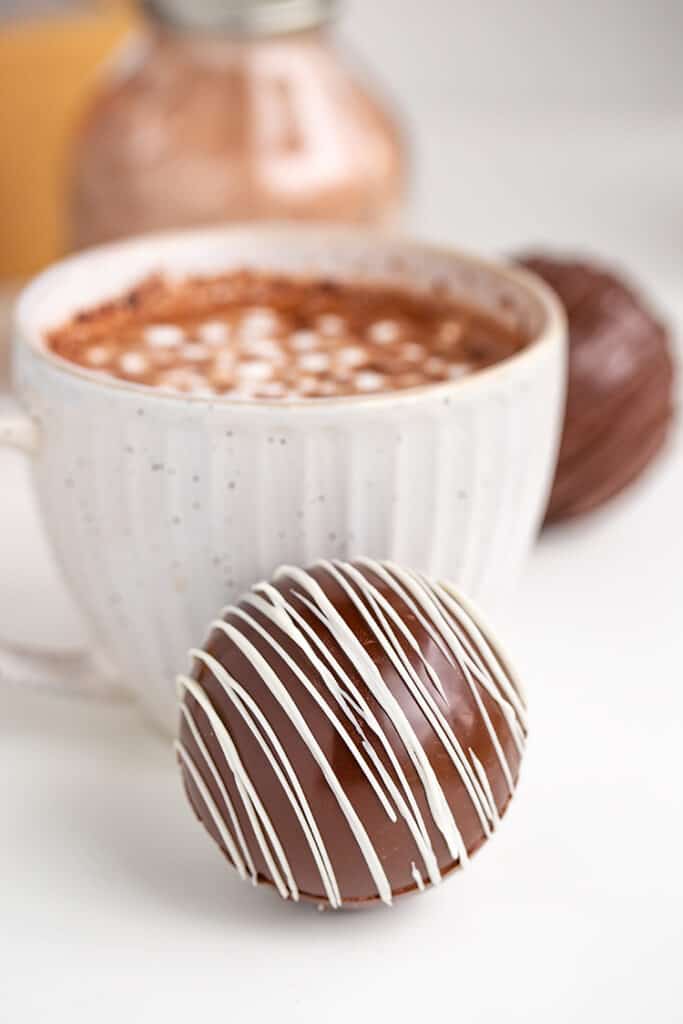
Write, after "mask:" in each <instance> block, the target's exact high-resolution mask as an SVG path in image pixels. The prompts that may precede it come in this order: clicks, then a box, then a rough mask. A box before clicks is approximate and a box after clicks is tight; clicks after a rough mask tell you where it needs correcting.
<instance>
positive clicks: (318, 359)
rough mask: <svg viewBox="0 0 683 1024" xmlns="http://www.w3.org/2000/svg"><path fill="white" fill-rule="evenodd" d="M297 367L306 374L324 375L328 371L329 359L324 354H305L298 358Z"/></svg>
mask: <svg viewBox="0 0 683 1024" xmlns="http://www.w3.org/2000/svg"><path fill="white" fill-rule="evenodd" d="M298 365H299V368H300V369H302V370H305V371H306V373H324V372H325V370H327V369H329V366H330V357H329V356H328V355H327V353H326V352H305V353H304V355H302V356H299V360H298Z"/></svg>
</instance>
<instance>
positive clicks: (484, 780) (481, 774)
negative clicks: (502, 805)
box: [470, 747, 500, 825]
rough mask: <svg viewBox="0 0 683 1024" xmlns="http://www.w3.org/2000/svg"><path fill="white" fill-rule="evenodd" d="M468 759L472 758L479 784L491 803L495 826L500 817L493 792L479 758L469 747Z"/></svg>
mask: <svg viewBox="0 0 683 1024" xmlns="http://www.w3.org/2000/svg"><path fill="white" fill-rule="evenodd" d="M470 757H471V758H472V761H473V762H474V767H475V768H476V770H477V774H478V776H479V779H480V781H481V784H482V786H483V787H484V789H485V790H486V792H487V793H488V795H489V799H490V801H491V806H492V807H493V813H494V815H495V819H494V820H495V824H496V825H497V824H498V822H499V821H500V816H499V814H498V808H497V807H496V801H495V797H494V796H493V790H492V789H491V782H490V780H489V777H488V775H487V774H486V769H485V768H484V766H483V764H482V763H481V761H480V760H479V758H478V757H477V755H476V754H475V753H474V751H473V750H472V748H471V747H470Z"/></svg>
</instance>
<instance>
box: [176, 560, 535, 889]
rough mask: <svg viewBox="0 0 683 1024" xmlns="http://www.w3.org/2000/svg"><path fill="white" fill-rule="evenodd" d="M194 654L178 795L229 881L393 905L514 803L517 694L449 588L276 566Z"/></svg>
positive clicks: (521, 727) (477, 622)
mask: <svg viewBox="0 0 683 1024" xmlns="http://www.w3.org/2000/svg"><path fill="white" fill-rule="evenodd" d="M192 656H193V658H194V668H193V672H192V675H191V677H181V679H180V680H179V693H180V711H181V715H180V732H179V741H178V745H177V751H178V759H179V762H180V765H181V769H182V775H183V781H184V785H185V789H186V791H187V794H188V797H189V799H190V802H191V804H192V806H193V808H194V810H195V813H196V815H197V817H198V818H199V819H200V821H201V822H202V823H203V824H204V826H205V827H206V829H207V830H208V831H209V833H210V834H211V836H212V837H213V839H214V840H215V841H216V842H217V843H218V845H219V846H220V848H221V849H222V851H223V853H224V854H225V856H226V857H227V858H228V860H229V861H230V862H231V863H232V864H233V865H234V867H235V868H237V870H238V871H239V873H240V875H241V876H242V877H243V878H245V879H251V880H252V882H254V883H257V882H267V883H270V884H271V885H273V886H275V888H277V890H278V892H279V893H280V895H281V896H283V897H284V898H285V899H288V898H289V899H293V900H299V899H308V900H314V901H316V902H317V903H319V904H321V905H323V906H331V907H334V908H337V907H342V906H343V907H348V906H357V905H360V904H365V903H371V902H375V901H379V900H381V901H383V902H384V903H387V904H391V902H392V900H393V899H394V898H395V897H397V896H400V895H402V894H404V893H409V892H412V891H415V890H422V889H424V888H426V887H427V886H430V885H435V884H437V883H438V882H440V881H441V879H442V878H444V877H445V876H446V875H448V874H449V873H450V872H452V871H453V870H454V869H455V868H457V867H464V866H465V864H466V863H467V861H468V858H469V857H470V856H471V854H472V853H473V852H474V851H475V850H477V849H478V848H479V847H480V846H481V845H482V843H484V842H485V841H486V839H488V837H489V836H490V835H491V834H492V833H493V831H494V830H495V828H496V826H497V825H498V822H499V820H500V817H501V815H502V814H503V813H504V812H505V810H506V808H507V806H508V802H509V800H510V797H511V796H512V793H513V792H514V788H515V785H516V782H517V777H518V773H519V768H520V761H521V757H522V752H523V749H524V742H525V737H526V719H525V704H524V698H523V696H522V693H521V690H520V687H519V684H518V683H517V681H516V679H515V677H514V675H513V673H512V671H511V669H510V666H509V664H508V662H507V660H506V659H505V657H504V655H503V654H502V653H501V650H500V648H499V646H498V645H497V644H496V643H495V642H494V641H493V640H492V638H491V636H490V633H489V631H488V630H487V629H486V627H485V626H484V625H483V624H482V622H481V619H480V616H479V614H478V613H477V612H476V611H475V610H474V609H473V608H472V607H471V606H470V605H469V603H468V602H467V601H465V599H464V598H463V597H462V596H461V595H460V594H459V593H458V592H457V591H455V590H454V589H453V588H452V587H450V586H448V585H446V584H441V583H434V582H432V581H430V580H428V579H426V578H425V577H424V576H422V575H420V574H419V573H415V572H410V571H407V570H404V569H401V568H399V567H397V566H395V565H393V564H392V563H389V562H373V561H370V560H368V559H359V560H358V561H355V562H353V563H346V562H336V561H335V562H318V563H316V564H315V565H314V566H313V567H312V568H310V569H309V570H302V569H296V568H292V567H284V568H282V569H280V570H279V571H278V572H277V573H276V574H275V576H274V578H273V580H272V582H271V583H260V584H258V585H257V586H255V587H253V588H252V590H251V591H250V592H248V593H247V594H245V595H244V596H243V597H242V599H241V600H240V601H239V603H238V604H236V605H233V606H230V607H229V608H227V609H225V610H224V612H223V615H222V618H221V619H220V620H217V621H215V622H214V623H212V626H211V632H210V636H209V639H208V642H207V644H206V646H205V647H204V649H203V650H196V651H193V652H192Z"/></svg>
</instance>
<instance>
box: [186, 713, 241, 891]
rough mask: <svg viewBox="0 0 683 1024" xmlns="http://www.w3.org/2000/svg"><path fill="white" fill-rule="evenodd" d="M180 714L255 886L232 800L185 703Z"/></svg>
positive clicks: (237, 865)
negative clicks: (223, 806) (209, 774)
mask: <svg viewBox="0 0 683 1024" xmlns="http://www.w3.org/2000/svg"><path fill="white" fill-rule="evenodd" d="M180 712H181V714H182V716H183V718H184V719H185V721H186V722H187V727H188V729H189V730H190V735H191V736H192V739H193V740H194V742H195V743H196V745H197V748H198V750H199V751H200V753H201V755H202V757H203V758H204V763H205V764H206V766H207V767H208V769H209V771H210V772H211V775H212V776H213V780H214V782H215V783H216V788H217V789H218V792H219V793H220V795H221V800H222V801H223V803H224V804H225V807H226V808H227V811H228V814H229V815H230V823H231V825H232V828H233V831H234V833H235V837H236V839H237V842H238V843H239V847H240V851H241V853H242V857H243V858H244V861H245V863H246V865H247V868H248V871H249V875H250V877H251V880H252V883H253V884H254V885H256V883H257V878H256V866H255V864H254V862H253V860H252V859H251V853H250V852H249V847H248V846H247V843H246V840H245V838H244V833H243V832H242V829H241V827H240V823H239V818H238V817H237V815H236V813H235V808H234V806H233V803H232V800H231V799H230V797H229V795H228V791H227V789H226V788H225V784H224V782H223V780H222V778H221V777H220V775H219V773H218V769H217V768H216V766H215V764H214V763H213V761H212V759H211V754H210V753H209V750H208V748H207V746H206V744H205V742H204V740H203V739H202V737H201V734H200V732H199V729H198V728H197V726H196V724H195V721H194V719H193V717H192V714H191V712H190V709H189V708H188V706H187V704H185V703H183V704H181V706H180ZM233 860H234V858H233ZM235 866H236V867H237V870H238V871H239V872H240V874H242V871H241V870H240V867H239V864H238V863H237V862H235Z"/></svg>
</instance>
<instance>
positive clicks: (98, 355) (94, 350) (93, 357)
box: [85, 345, 113, 366]
mask: <svg viewBox="0 0 683 1024" xmlns="http://www.w3.org/2000/svg"><path fill="white" fill-rule="evenodd" d="M112 354H113V353H112V350H111V348H110V347H109V346H108V345H93V346H92V347H91V348H89V349H86V351H85V361H86V363H88V365H89V366H105V364H106V363H108V362H109V360H110V359H111V357H112Z"/></svg>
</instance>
